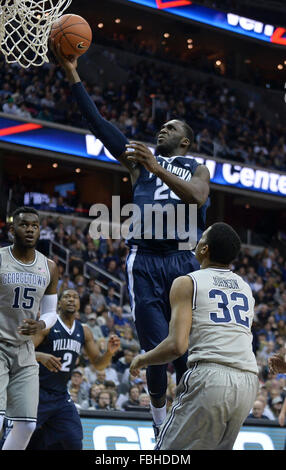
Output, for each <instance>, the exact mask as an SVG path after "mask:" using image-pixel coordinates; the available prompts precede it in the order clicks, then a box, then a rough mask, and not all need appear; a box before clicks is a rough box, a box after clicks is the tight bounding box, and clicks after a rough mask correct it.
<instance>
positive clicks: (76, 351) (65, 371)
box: [36, 317, 84, 393]
mask: <svg viewBox="0 0 286 470" xmlns="http://www.w3.org/2000/svg"><path fill="white" fill-rule="evenodd" d="M83 345H84V330H83V326H82V324H81V323H80V322H79V321H78V320H75V321H74V324H73V326H72V328H71V330H70V329H69V328H68V327H67V326H66V325H65V324H64V322H63V321H62V320H61V319H60V317H58V320H57V321H56V323H55V325H54V326H53V327H52V328H51V329H50V332H49V334H48V335H47V336H46V338H45V339H44V341H43V342H42V343H41V344H40V345H39V346H38V347H37V348H36V352H37V351H39V352H43V353H47V354H52V355H53V356H55V357H60V358H61V363H62V368H61V370H60V371H59V372H50V371H49V370H48V369H47V368H46V367H45V366H43V365H42V364H40V372H39V377H40V388H42V389H45V390H47V391H49V392H53V393H65V392H66V391H67V383H68V381H69V379H70V377H71V372H72V370H73V369H74V367H75V363H76V360H77V358H78V356H79V355H80V352H81V348H82V346H83Z"/></svg>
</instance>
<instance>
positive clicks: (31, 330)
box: [18, 318, 45, 336]
mask: <svg viewBox="0 0 286 470" xmlns="http://www.w3.org/2000/svg"><path fill="white" fill-rule="evenodd" d="M43 329H45V323H44V322H43V321H42V320H40V321H37V320H32V319H31V318H27V319H26V320H24V321H23V325H21V326H19V328H18V333H20V334H21V335H26V336H31V335H35V334H37V333H38V332H39V331H41V330H43Z"/></svg>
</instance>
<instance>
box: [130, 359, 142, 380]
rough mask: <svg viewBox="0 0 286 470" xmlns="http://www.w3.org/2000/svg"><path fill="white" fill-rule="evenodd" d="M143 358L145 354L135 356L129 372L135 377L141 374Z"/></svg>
mask: <svg viewBox="0 0 286 470" xmlns="http://www.w3.org/2000/svg"><path fill="white" fill-rule="evenodd" d="M143 358H144V354H139V355H138V356H136V357H134V359H133V361H132V362H131V365H130V368H129V373H130V375H132V376H133V377H138V376H139V374H140V369H141V368H142V367H144V363H143Z"/></svg>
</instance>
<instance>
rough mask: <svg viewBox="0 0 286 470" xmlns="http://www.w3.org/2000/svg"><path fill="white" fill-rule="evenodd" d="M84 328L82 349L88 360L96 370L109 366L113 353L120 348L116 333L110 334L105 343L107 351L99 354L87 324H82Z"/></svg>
mask: <svg viewBox="0 0 286 470" xmlns="http://www.w3.org/2000/svg"><path fill="white" fill-rule="evenodd" d="M83 328H84V336H85V342H84V349H85V352H86V354H87V356H88V358H89V360H90V362H91V363H92V364H93V365H94V367H96V369H98V370H103V369H105V368H106V367H108V366H109V364H110V362H111V360H112V357H113V355H114V354H115V353H116V352H117V351H118V349H119V348H120V339H119V338H118V336H116V335H112V336H110V338H109V340H108V344H107V351H106V352H105V353H104V354H102V355H101V354H100V351H99V347H98V345H97V343H96V342H95V341H94V338H93V334H92V332H91V330H90V329H89V327H88V326H87V325H83Z"/></svg>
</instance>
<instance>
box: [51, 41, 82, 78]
mask: <svg viewBox="0 0 286 470" xmlns="http://www.w3.org/2000/svg"><path fill="white" fill-rule="evenodd" d="M49 47H50V49H51V51H52V53H53V55H54V57H55V59H56V60H57V61H58V63H59V64H60V65H61V66H62V67H63V68H64V69H65V71H66V72H67V74H69V73H71V72H74V71H75V70H76V68H77V57H76V56H68V57H66V56H64V55H63V54H62V52H61V47H60V44H57V45H55V42H54V39H52V38H50V40H49Z"/></svg>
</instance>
